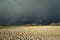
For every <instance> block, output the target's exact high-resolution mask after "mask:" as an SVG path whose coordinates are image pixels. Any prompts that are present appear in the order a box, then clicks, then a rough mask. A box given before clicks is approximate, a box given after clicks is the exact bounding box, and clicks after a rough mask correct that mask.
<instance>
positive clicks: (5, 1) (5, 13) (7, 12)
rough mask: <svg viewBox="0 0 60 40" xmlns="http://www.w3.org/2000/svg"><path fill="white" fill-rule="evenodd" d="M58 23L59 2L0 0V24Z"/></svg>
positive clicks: (59, 17)
mask: <svg viewBox="0 0 60 40" xmlns="http://www.w3.org/2000/svg"><path fill="white" fill-rule="evenodd" d="M53 21H55V22H60V0H0V24H23V23H36V24H38V23H49V22H53Z"/></svg>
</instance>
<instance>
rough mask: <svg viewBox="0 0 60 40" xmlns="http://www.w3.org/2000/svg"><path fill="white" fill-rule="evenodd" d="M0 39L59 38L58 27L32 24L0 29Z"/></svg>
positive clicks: (40, 39)
mask: <svg viewBox="0 0 60 40" xmlns="http://www.w3.org/2000/svg"><path fill="white" fill-rule="evenodd" d="M0 40H60V27H58V26H54V27H53V26H42V27H41V26H34V27H18V28H7V29H0Z"/></svg>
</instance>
